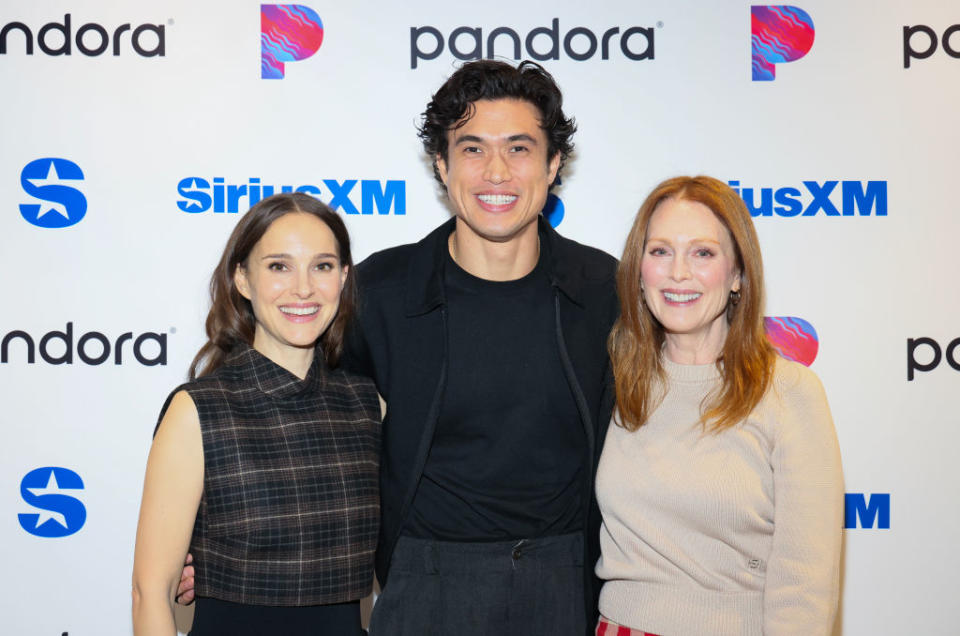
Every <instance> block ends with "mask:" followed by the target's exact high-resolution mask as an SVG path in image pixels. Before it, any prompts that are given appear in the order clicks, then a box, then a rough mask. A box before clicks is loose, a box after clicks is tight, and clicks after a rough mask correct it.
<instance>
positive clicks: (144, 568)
mask: <svg viewBox="0 0 960 636" xmlns="http://www.w3.org/2000/svg"><path fill="white" fill-rule="evenodd" d="M352 267H353V264H352V261H351V256H350V239H349V236H348V235H347V231H346V227H345V226H344V224H343V221H342V220H341V219H340V217H339V216H337V214H335V213H334V212H333V211H331V210H330V208H329V207H327V206H326V205H324V204H323V203H321V202H320V201H318V200H316V199H314V198H313V197H310V196H307V195H305V194H280V195H276V196H272V197H269V198H267V199H264V200H263V201H260V202H259V203H257V204H256V205H255V206H254V207H253V208H251V210H250V211H249V212H248V213H247V214H246V215H245V216H244V217H243V218H242V219H241V220H240V222H239V223H238V224H237V227H236V228H235V229H234V231H233V233H232V234H231V235H230V238H229V240H228V241H227V245H226V248H225V249H224V252H223V256H222V257H221V259H220V263H219V264H218V265H217V268H216V270H215V271H214V274H213V277H212V279H211V282H210V293H211V301H212V306H211V309H210V313H209V315H208V316H207V325H206V326H207V336H208V341H207V343H206V344H205V345H204V346H203V347H202V348H201V349H200V351H199V353H198V354H197V356H196V358H195V359H194V361H193V364H191V366H190V380H191V381H190V382H188V383H186V384H184V385H182V386H180V387H178V388H177V389H175V390H174V391H173V393H172V394H171V396H170V397H169V398H168V399H167V403H166V404H165V405H164V408H163V410H162V411H161V416H160V423H159V424H158V425H157V430H156V432H155V434H154V441H153V446H152V447H151V450H150V457H149V459H148V462H147V473H146V479H145V483H144V492H143V502H142V505H141V509H140V523H139V526H138V528H137V544H136V552H135V556H134V571H133V623H134V633H135V634H137V635H138V636H142V635H147V634H164V635H167V636H169V635H172V634H175V633H176V628H175V626H174V620H173V607H174V594H175V593H176V590H177V584H178V583H179V582H180V571H181V567H182V565H183V561H184V555H186V554H187V551H188V549H189V551H190V553H191V554H192V555H193V557H194V568H195V584H196V596H197V607H196V612H195V616H194V623H193V630H192V631H191V634H194V635H196V636H202V635H210V634H230V635H231V636H236V635H238V634H280V633H282V634H330V635H338V636H339V635H342V634H350V635H351V636H355V635H356V634H359V633H360V606H359V600H360V599H361V598H363V597H365V596H366V595H368V594H369V592H370V589H371V585H372V582H373V553H374V549H375V547H376V538H377V529H378V521H379V500H378V451H379V441H380V408H379V402H378V398H377V393H376V390H375V388H374V386H373V383H372V382H371V381H370V380H369V379H367V378H362V377H358V376H354V375H351V374H348V373H346V372H344V371H342V370H340V369H337V368H336V365H337V362H338V358H339V356H340V352H341V349H342V346H343V338H344V332H345V329H346V327H347V325H348V323H349V321H350V319H351V317H352V313H353V309H354V298H355V290H354V282H353V271H352Z"/></svg>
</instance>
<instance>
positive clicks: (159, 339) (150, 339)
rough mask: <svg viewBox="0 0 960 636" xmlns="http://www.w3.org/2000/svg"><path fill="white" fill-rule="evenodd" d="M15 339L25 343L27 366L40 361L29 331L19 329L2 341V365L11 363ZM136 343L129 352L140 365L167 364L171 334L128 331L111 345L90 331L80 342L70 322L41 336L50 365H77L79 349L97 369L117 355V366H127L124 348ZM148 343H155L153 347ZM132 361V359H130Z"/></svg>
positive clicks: (83, 358) (43, 353)
mask: <svg viewBox="0 0 960 636" xmlns="http://www.w3.org/2000/svg"><path fill="white" fill-rule="evenodd" d="M15 340H20V341H22V342H23V347H24V350H25V351H26V356H27V364H34V363H35V362H36V350H37V347H36V346H35V345H34V338H33V336H31V335H30V334H28V333H27V332H26V331H23V330H20V329H15V330H13V331H10V332H8V333H7V334H6V335H4V336H3V340H2V341H0V363H3V364H6V363H8V362H9V360H10V348H11V347H10V345H11V343H13V342H14V341H15ZM128 341H132V343H131V344H130V345H129V346H128V347H127V349H126V350H127V351H128V352H129V351H132V353H133V357H134V358H135V359H136V361H137V362H139V363H140V364H142V365H144V366H147V367H153V366H156V365H158V364H159V365H166V364H167V334H165V333H154V332H152V331H147V332H146V333H142V334H140V335H139V336H137V337H136V338H134V337H133V332H130V331H128V332H126V333H124V334H120V336H119V337H118V338H117V339H116V340H115V341H113V343H111V342H110V339H109V338H107V337H106V336H105V335H104V334H102V333H100V332H99V331H88V332H87V333H85V334H83V335H82V336H80V338H78V339H77V340H76V343H74V338H73V323H72V322H68V323H67V326H66V328H65V329H64V330H63V331H48V332H47V333H45V334H43V336H41V337H40V346H39V350H40V358H41V359H42V360H43V361H44V362H46V363H47V364H73V353H74V350H76V353H77V357H78V358H80V360H81V361H82V362H84V363H85V364H89V365H92V366H97V365H100V364H103V363H104V362H106V361H107V360H109V359H110V357H111V353H112V354H113V363H114V364H118V365H119V364H123V362H124V360H123V353H124V345H125V344H126V343H127V342H128ZM53 342H58V343H60V344H58V345H55V346H54V348H55V349H58V350H61V351H60V352H51V347H50V345H51V343H53ZM148 343H153V345H149V344H148ZM128 360H129V358H128Z"/></svg>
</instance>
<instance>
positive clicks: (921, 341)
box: [907, 337, 960, 382]
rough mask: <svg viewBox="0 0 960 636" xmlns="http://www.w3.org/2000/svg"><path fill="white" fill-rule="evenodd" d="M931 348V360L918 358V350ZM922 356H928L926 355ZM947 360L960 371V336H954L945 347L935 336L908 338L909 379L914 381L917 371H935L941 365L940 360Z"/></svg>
mask: <svg viewBox="0 0 960 636" xmlns="http://www.w3.org/2000/svg"><path fill="white" fill-rule="evenodd" d="M921 348H922V349H929V350H930V353H929V357H930V361H929V362H921V361H920V360H917V351H918V350H920V349H921ZM921 357H923V358H926V357H927V356H926V355H922V356H921ZM941 360H946V362H947V364H948V365H949V366H950V368H952V369H953V370H954V371H960V338H954V339H953V340H951V341H950V342H949V343H948V344H947V345H946V346H945V347H941V346H940V343H939V342H937V341H936V340H934V339H933V338H927V337H923V338H907V381H908V382H912V381H913V375H914V373H915V372H917V371H921V372H924V373H926V372H927V371H933V370H934V369H936V368H937V367H938V366H940V361H941Z"/></svg>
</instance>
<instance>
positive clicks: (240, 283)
mask: <svg viewBox="0 0 960 636" xmlns="http://www.w3.org/2000/svg"><path fill="white" fill-rule="evenodd" d="M233 284H234V285H236V287H237V291H238V292H240V295H241V296H243V297H244V298H246V299H247V300H250V281H248V280H247V270H245V269H244V268H243V265H240V264H237V269H235V270H233Z"/></svg>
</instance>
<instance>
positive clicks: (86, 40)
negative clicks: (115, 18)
mask: <svg viewBox="0 0 960 636" xmlns="http://www.w3.org/2000/svg"><path fill="white" fill-rule="evenodd" d="M70 22H71V16H70V14H69V13H67V14H66V15H64V16H63V22H50V23H48V24H44V25H43V26H42V27H40V30H39V31H37V46H38V47H39V49H40V50H41V51H43V52H44V53H46V54H47V55H70V54H71V53H72V45H76V47H77V50H78V51H80V53H82V54H84V55H86V56H87V57H96V56H98V55H101V54H103V53H105V52H106V51H107V49H112V50H113V54H114V55H120V51H121V50H122V49H123V48H124V47H123V41H124V40H127V41H128V42H129V43H130V47H131V48H133V50H134V51H135V52H136V53H137V55H139V56H140V57H157V56H159V57H163V56H164V55H166V42H165V38H166V36H165V32H164V26H163V25H162V24H141V25H140V26H138V27H136V28H135V29H133V31H132V32H131V33H130V35H129V37H127V36H125V35H124V34H125V33H126V32H127V31H130V23H129V22H128V23H126V24H121V25H120V26H118V27H117V28H115V29H114V30H113V37H112V38H111V36H110V32H109V31H107V29H106V28H105V27H104V26H103V25H101V24H97V23H96V22H89V23H87V24H84V25H82V26H80V27H79V28H78V29H77V34H76V37H75V38H71V37H70V36H71V33H70V32H71V24H70ZM11 31H19V32H21V33H22V34H23V42H24V51H25V53H26V54H27V55H33V31H31V30H30V27H28V26H27V25H26V24H24V23H23V22H8V23H7V24H5V25H3V27H2V28H0V55H6V53H7V38H8V37H9V35H10V32H11ZM54 32H56V33H57V34H58V35H55V36H53V45H51V43H50V41H49V36H50V34H51V33H54ZM146 34H149V35H146ZM145 35H146V37H145ZM111 39H112V42H111ZM111 44H112V46H111Z"/></svg>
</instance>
